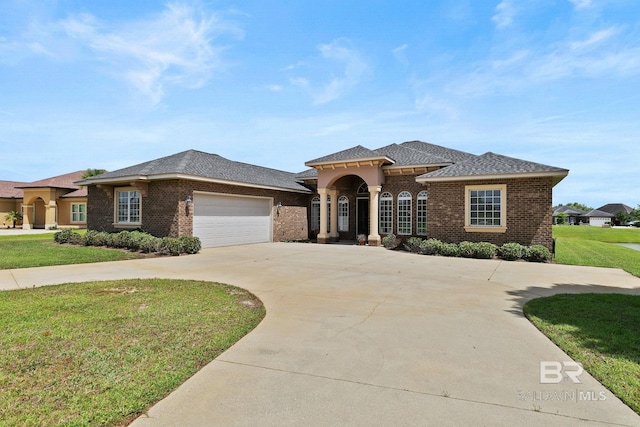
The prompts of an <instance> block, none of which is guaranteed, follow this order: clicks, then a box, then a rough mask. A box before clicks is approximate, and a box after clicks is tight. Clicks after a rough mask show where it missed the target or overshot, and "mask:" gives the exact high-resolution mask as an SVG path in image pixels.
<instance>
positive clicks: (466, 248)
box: [458, 242, 476, 258]
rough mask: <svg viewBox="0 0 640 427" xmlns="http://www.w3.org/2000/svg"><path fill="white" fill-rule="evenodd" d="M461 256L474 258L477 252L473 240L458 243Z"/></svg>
mask: <svg viewBox="0 0 640 427" xmlns="http://www.w3.org/2000/svg"><path fill="white" fill-rule="evenodd" d="M458 251H459V256H461V257H464V258H474V257H475V254H476V244H475V243H472V242H460V244H458Z"/></svg>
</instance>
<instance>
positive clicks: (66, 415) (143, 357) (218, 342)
mask: <svg viewBox="0 0 640 427" xmlns="http://www.w3.org/2000/svg"><path fill="white" fill-rule="evenodd" d="M264 315H265V310H264V307H263V305H262V303H261V302H260V301H259V300H258V299H257V298H256V297H255V296H253V295H252V294H250V293H249V292H247V291H245V290H242V289H239V288H235V287H231V286H227V285H222V284H217V283H210V282H199V281H180V280H160V279H147V280H121V281H105V282H90V283H80V284H65V285H59V286H48V287H43V288H36V289H27V290H18V291H10V292H2V293H0V330H1V331H2V334H0V390H2V393H0V426H15V425H26V426H29V425H34V426H36V425H68V426H72V425H111V426H113V425H126V424H128V423H129V422H131V421H132V420H133V419H135V418H136V417H137V416H138V415H140V414H141V413H143V412H144V411H145V410H146V409H147V408H149V407H150V406H151V405H152V404H154V403H155V402H158V401H159V400H161V399H162V398H163V397H165V396H167V395H168V394H169V393H170V392H171V391H173V390H174V389H176V388H177V387H178V386H179V385H180V384H182V383H183V382H184V381H185V380H187V379H188V378H189V377H191V376H192V375H193V374H194V373H196V372H197V371H198V370H199V369H200V368H202V367H203V366H204V365H205V364H207V363H208V362H210V361H211V360H213V359H214V358H215V357H217V356H218V355H219V354H220V353H222V352H223V351H224V350H226V349H227V348H229V347H230V346H231V345H233V344H234V343H235V342H236V341H238V340H239V339H240V338H241V337H242V336H244V335H245V334H247V333H248V332H249V331H251V330H252V329H253V328H254V327H255V326H256V325H257V324H258V323H259V322H260V321H261V320H262V318H263V317H264Z"/></svg>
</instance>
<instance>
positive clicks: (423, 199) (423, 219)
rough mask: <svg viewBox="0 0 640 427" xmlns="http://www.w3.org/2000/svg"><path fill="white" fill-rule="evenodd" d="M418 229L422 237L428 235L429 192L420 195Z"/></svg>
mask: <svg viewBox="0 0 640 427" xmlns="http://www.w3.org/2000/svg"><path fill="white" fill-rule="evenodd" d="M416 228H417V233H418V235H420V236H426V235H427V192H426V191H421V192H419V193H418V199H417V202H416Z"/></svg>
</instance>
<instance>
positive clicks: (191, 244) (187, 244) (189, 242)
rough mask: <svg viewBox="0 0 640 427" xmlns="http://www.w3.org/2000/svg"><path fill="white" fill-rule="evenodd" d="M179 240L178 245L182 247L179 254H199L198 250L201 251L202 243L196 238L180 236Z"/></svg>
mask: <svg viewBox="0 0 640 427" xmlns="http://www.w3.org/2000/svg"><path fill="white" fill-rule="evenodd" d="M179 240H180V244H181V245H182V248H181V250H180V252H181V253H185V254H197V253H198V252H200V249H202V243H201V242H200V239H199V238H197V237H191V236H182V237H180V239H179Z"/></svg>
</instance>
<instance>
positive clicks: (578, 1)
mask: <svg viewBox="0 0 640 427" xmlns="http://www.w3.org/2000/svg"><path fill="white" fill-rule="evenodd" d="M569 1H570V2H571V3H573V7H574V8H575V9H576V10H580V9H588V8H590V7H591V6H592V3H593V2H592V0H569Z"/></svg>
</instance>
